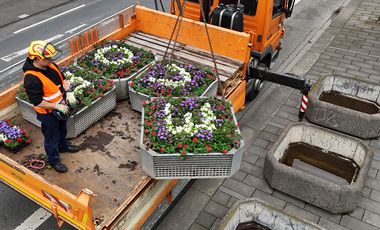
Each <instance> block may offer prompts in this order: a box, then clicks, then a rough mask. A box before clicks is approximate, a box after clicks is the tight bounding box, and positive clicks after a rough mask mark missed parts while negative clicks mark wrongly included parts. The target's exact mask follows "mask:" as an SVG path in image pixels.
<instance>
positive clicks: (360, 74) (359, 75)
mask: <svg viewBox="0 0 380 230" xmlns="http://www.w3.org/2000/svg"><path fill="white" fill-rule="evenodd" d="M347 73H350V74H353V75H355V76H356V77H363V78H368V77H369V74H368V73H364V72H361V71H356V70H351V69H349V70H347Z"/></svg>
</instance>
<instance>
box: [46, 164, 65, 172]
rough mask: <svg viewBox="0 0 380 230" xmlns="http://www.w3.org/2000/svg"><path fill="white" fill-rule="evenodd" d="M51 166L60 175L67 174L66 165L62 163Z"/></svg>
mask: <svg viewBox="0 0 380 230" xmlns="http://www.w3.org/2000/svg"><path fill="white" fill-rule="evenodd" d="M50 165H51V167H52V168H53V169H54V170H55V171H57V172H59V173H65V172H67V170H68V169H67V167H66V165H64V164H62V163H61V162H57V163H55V164H50Z"/></svg>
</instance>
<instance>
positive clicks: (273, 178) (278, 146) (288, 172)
mask: <svg viewBox="0 0 380 230" xmlns="http://www.w3.org/2000/svg"><path fill="white" fill-rule="evenodd" d="M294 143H302V144H307V145H310V146H313V147H314V148H319V149H321V151H320V154H314V153H312V154H311V155H310V156H311V158H312V159H313V160H314V161H318V159H320V158H319V157H320V156H323V154H325V155H326V156H328V157H331V158H329V159H328V160H327V161H326V160H325V161H324V162H323V161H319V162H322V163H320V164H318V165H314V166H317V167H318V168H317V167H312V166H311V167H308V168H306V171H305V167H304V166H305V165H306V166H307V164H305V163H302V162H306V163H308V161H307V160H304V159H303V160H302V162H298V166H297V167H296V164H295V163H294V162H296V160H294V162H293V165H292V166H288V165H286V164H284V163H281V162H283V160H284V158H286V157H287V155H286V154H285V153H286V152H287V151H288V149H290V146H292V144H294ZM306 153H307V152H306ZM332 153H336V155H334V154H332ZM338 156H339V157H338ZM348 159H349V161H348ZM372 159H373V152H372V151H371V150H370V149H369V148H368V147H367V146H366V145H364V144H363V143H362V142H361V141H360V140H359V139H356V138H353V137H351V136H348V135H345V134H341V133H339V132H334V131H330V130H328V129H325V128H322V127H319V126H315V125H312V124H306V123H298V124H293V125H289V126H288V127H287V128H286V129H285V130H284V132H283V133H282V135H281V136H280V138H279V140H278V141H277V142H276V143H275V144H274V145H273V147H272V149H271V150H270V151H269V153H268V154H267V156H266V159H265V165H264V176H265V178H266V180H267V181H268V183H269V184H270V186H271V187H272V188H275V189H277V190H280V191H282V192H284V193H287V194H289V195H291V196H293V197H297V198H298V199H301V200H303V201H305V202H308V203H310V204H313V205H315V206H318V207H320V208H322V209H325V210H327V211H330V212H332V213H344V212H350V211H353V210H354V209H355V208H356V206H357V203H358V198H359V196H360V193H361V190H362V188H363V186H364V180H365V178H366V177H367V173H368V169H369V167H370V165H371V162H372ZM336 160H338V163H334V161H336ZM326 162H327V163H326ZM329 162H330V164H331V165H332V166H331V167H335V168H336V169H339V170H341V171H343V172H344V173H345V174H346V171H347V170H346V171H344V170H345V168H344V167H343V166H342V165H347V164H346V163H347V162H353V163H351V165H352V166H353V165H357V166H358V168H359V169H358V170H356V171H355V176H353V177H352V180H351V181H345V180H344V179H342V178H338V177H336V176H334V175H332V174H330V173H328V172H321V169H322V168H323V167H324V165H326V164H329ZM343 163H344V164H343ZM309 164H312V163H309ZM299 166H302V167H303V168H302V167H299ZM309 166H310V165H309ZM342 168H343V169H342ZM326 171H328V170H326ZM331 172H332V171H331ZM347 174H348V171H347ZM336 175H338V174H336ZM342 182H344V183H342Z"/></svg>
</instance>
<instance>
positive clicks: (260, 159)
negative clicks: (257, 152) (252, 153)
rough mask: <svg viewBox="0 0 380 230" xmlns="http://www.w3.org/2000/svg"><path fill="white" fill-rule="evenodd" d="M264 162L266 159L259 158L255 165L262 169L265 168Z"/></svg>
mask: <svg viewBox="0 0 380 230" xmlns="http://www.w3.org/2000/svg"><path fill="white" fill-rule="evenodd" d="M264 162H265V158H264V157H259V158H258V159H257V161H256V163H255V165H257V166H259V167H260V168H264Z"/></svg>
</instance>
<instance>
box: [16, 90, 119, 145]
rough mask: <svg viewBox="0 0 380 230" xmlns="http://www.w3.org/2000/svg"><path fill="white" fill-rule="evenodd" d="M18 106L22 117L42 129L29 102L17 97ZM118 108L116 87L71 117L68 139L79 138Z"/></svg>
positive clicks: (68, 125)
mask: <svg viewBox="0 0 380 230" xmlns="http://www.w3.org/2000/svg"><path fill="white" fill-rule="evenodd" d="M16 100H17V104H18V106H19V109H20V113H21V115H22V117H23V118H24V119H25V120H27V121H29V122H31V123H33V124H35V125H37V126H39V127H41V122H40V121H39V120H37V114H36V112H35V111H34V109H33V105H32V104H30V103H29V102H27V101H24V100H21V99H20V98H18V97H16ZM115 107H116V89H115V87H114V88H113V89H112V90H110V91H108V92H107V93H105V94H104V96H103V97H100V98H98V99H96V100H95V101H93V102H92V103H91V105H89V106H86V107H84V108H82V109H81V110H80V111H78V112H77V113H75V114H74V115H72V116H71V117H69V119H68V120H67V135H66V137H67V138H74V137H77V136H78V135H79V134H81V133H82V132H84V131H85V130H86V129H87V128H88V127H90V126H91V125H92V124H94V123H95V122H97V121H99V120H100V119H101V118H102V117H104V116H105V115H106V114H107V113H109V112H110V111H111V110H113V109H114V108H115Z"/></svg>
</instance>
